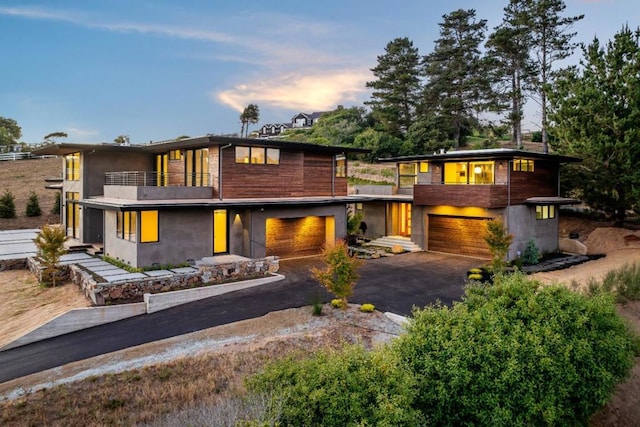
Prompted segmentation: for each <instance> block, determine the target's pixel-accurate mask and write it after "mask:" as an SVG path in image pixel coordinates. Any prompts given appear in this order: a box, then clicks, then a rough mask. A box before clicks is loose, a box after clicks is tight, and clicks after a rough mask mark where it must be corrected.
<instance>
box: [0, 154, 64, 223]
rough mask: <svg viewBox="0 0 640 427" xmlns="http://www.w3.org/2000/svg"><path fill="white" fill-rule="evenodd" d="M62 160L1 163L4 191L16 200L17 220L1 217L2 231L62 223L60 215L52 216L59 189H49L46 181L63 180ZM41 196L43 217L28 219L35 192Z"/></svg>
mask: <svg viewBox="0 0 640 427" xmlns="http://www.w3.org/2000/svg"><path fill="white" fill-rule="evenodd" d="M61 162H62V160H60V159H59V158H57V159H56V158H50V159H33V160H16V161H0V192H1V193H3V194H4V191H10V192H11V193H12V194H13V196H14V198H15V205H16V218H10V219H7V218H0V230H15V229H26V228H38V227H40V226H41V225H42V224H45V223H49V224H53V223H58V222H60V216H59V215H52V214H51V209H52V208H53V205H54V203H55V197H56V190H47V189H46V188H44V186H45V181H44V180H45V178H50V177H59V176H60V173H61V171H62V169H61V168H62V163H61ZM32 191H33V192H35V193H36V195H37V196H38V202H39V203H40V208H41V209H42V215H41V216H39V217H27V216H25V209H26V207H27V201H28V200H29V195H30V194H31V192H32Z"/></svg>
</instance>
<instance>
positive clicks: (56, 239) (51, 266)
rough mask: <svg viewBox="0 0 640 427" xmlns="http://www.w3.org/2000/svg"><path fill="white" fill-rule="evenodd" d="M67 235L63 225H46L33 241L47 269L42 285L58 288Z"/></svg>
mask: <svg viewBox="0 0 640 427" xmlns="http://www.w3.org/2000/svg"><path fill="white" fill-rule="evenodd" d="M65 240H66V234H65V231H64V228H63V227H62V226H61V225H51V224H45V225H43V226H42V229H41V230H40V232H39V233H38V234H37V235H36V238H35V239H33V242H34V243H35V244H36V247H37V248H38V258H40V261H41V262H42V264H43V265H44V267H45V270H44V274H43V276H42V283H43V284H44V285H47V286H56V276H57V273H58V263H59V262H60V257H61V256H62V255H64V253H65V252H66V250H65V249H64V241H65Z"/></svg>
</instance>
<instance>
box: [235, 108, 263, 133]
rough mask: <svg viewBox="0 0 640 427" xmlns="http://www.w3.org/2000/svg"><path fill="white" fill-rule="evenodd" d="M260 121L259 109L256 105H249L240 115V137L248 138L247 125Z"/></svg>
mask: <svg viewBox="0 0 640 427" xmlns="http://www.w3.org/2000/svg"><path fill="white" fill-rule="evenodd" d="M259 121H260V108H259V107H258V106H257V105H256V104H249V105H247V106H246V107H245V109H244V110H243V111H242V113H240V123H242V128H241V129H240V136H241V137H242V136H244V137H245V138H246V137H247V136H249V124H252V125H255V124H256V123H258V122H259Z"/></svg>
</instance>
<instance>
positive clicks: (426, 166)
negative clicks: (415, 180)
mask: <svg viewBox="0 0 640 427" xmlns="http://www.w3.org/2000/svg"><path fill="white" fill-rule="evenodd" d="M426 172H429V162H420V173H426Z"/></svg>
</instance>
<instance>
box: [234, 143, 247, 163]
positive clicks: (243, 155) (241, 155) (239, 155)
mask: <svg viewBox="0 0 640 427" xmlns="http://www.w3.org/2000/svg"><path fill="white" fill-rule="evenodd" d="M249 152H250V151H249V147H236V163H249Z"/></svg>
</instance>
